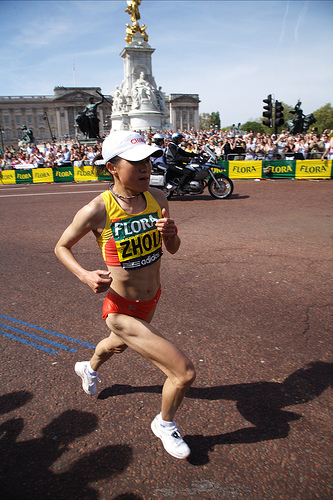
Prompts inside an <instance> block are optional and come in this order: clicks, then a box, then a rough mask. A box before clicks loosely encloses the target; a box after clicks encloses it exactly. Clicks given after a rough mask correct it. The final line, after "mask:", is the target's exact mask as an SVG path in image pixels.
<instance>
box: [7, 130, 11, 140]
mask: <svg viewBox="0 0 333 500" xmlns="http://www.w3.org/2000/svg"><path fill="white" fill-rule="evenodd" d="M6 139H7V141H11V140H12V133H11V132H6Z"/></svg>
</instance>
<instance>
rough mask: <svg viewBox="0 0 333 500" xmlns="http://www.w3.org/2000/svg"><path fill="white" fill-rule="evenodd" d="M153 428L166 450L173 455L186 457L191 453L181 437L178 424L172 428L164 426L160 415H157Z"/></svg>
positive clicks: (181, 457) (152, 424)
mask: <svg viewBox="0 0 333 500" xmlns="http://www.w3.org/2000/svg"><path fill="white" fill-rule="evenodd" d="M151 430H152V431H153V433H154V434H155V436H157V437H158V438H160V439H161V441H162V443H163V446H164V449H165V451H167V452H168V453H169V454H170V455H172V456H173V457H175V458H180V459H184V458H187V457H188V456H189V455H190V454H191V450H190V448H189V447H188V446H187V444H186V443H185V441H184V440H183V438H182V437H181V435H180V433H179V430H178V429H177V425H176V424H175V425H174V427H172V428H171V429H168V428H166V427H162V426H161V424H160V421H159V415H157V416H156V417H155V418H154V420H153V421H152V423H151Z"/></svg>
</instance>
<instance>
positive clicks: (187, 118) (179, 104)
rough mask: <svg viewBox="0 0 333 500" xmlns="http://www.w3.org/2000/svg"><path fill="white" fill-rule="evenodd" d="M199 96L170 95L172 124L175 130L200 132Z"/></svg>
mask: <svg viewBox="0 0 333 500" xmlns="http://www.w3.org/2000/svg"><path fill="white" fill-rule="evenodd" d="M199 102H200V99H199V95H198V94H170V95H169V97H168V103H169V112H170V122H171V123H172V125H173V128H174V130H178V129H180V130H185V129H186V130H191V129H192V128H193V129H194V130H199Z"/></svg>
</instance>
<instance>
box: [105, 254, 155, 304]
mask: <svg viewBox="0 0 333 500" xmlns="http://www.w3.org/2000/svg"><path fill="white" fill-rule="evenodd" d="M160 266H161V259H159V260H158V261H157V262H154V263H153V264H150V265H148V266H145V267H143V268H141V269H130V270H126V269H123V268H122V267H112V266H108V269H109V271H110V273H111V277H112V282H111V287H110V292H111V293H114V294H115V295H120V296H121V297H124V298H126V299H129V300H141V301H146V300H151V299H153V298H154V297H155V295H156V293H157V291H158V289H159V286H160Z"/></svg>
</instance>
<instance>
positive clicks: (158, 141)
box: [150, 133, 168, 169]
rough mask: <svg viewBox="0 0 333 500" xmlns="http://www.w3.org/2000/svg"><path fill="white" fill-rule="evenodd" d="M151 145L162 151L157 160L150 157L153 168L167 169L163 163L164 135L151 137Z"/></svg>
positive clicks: (158, 134)
mask: <svg viewBox="0 0 333 500" xmlns="http://www.w3.org/2000/svg"><path fill="white" fill-rule="evenodd" d="M153 143H154V144H155V145H156V146H157V147H158V148H159V149H162V151H163V155H162V156H160V157H158V158H153V157H152V156H151V157H150V161H151V163H152V165H153V167H154V166H158V167H163V169H167V168H168V166H167V165H166V163H165V157H164V153H165V148H164V135H163V134H160V133H156V134H155V135H154V136H153Z"/></svg>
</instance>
